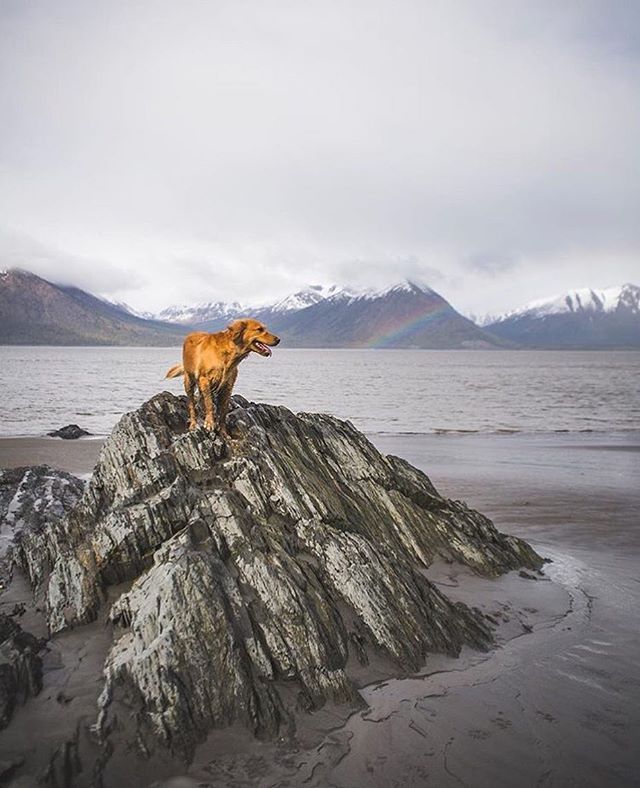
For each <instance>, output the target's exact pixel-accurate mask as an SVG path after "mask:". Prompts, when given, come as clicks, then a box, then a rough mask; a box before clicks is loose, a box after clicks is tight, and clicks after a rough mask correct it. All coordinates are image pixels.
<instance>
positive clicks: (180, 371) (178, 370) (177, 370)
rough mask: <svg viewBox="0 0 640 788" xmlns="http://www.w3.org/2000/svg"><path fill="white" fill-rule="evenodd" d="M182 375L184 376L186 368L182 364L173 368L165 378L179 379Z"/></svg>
mask: <svg viewBox="0 0 640 788" xmlns="http://www.w3.org/2000/svg"><path fill="white" fill-rule="evenodd" d="M180 375H184V367H183V366H182V364H176V365H175V367H171V369H170V370H169V371H168V372H167V374H166V375H165V378H179V377H180Z"/></svg>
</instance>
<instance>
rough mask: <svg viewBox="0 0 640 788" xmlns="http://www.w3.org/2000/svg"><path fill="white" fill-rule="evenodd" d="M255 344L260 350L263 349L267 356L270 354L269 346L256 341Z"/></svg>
mask: <svg viewBox="0 0 640 788" xmlns="http://www.w3.org/2000/svg"><path fill="white" fill-rule="evenodd" d="M256 345H257V346H258V347H259V348H260V350H263V351H264V352H265V353H266V354H267V356H270V355H271V348H270V347H269V346H268V345H264V344H263V343H262V342H256Z"/></svg>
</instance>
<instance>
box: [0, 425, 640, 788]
mask: <svg viewBox="0 0 640 788" xmlns="http://www.w3.org/2000/svg"><path fill="white" fill-rule="evenodd" d="M18 440H24V439H12V440H7V441H0V462H1V463H2V464H3V465H7V464H10V463H11V462H12V461H13V463H14V464H30V463H31V462H33V461H34V460H33V459H32V457H33V456H35V455H33V454H32V455H30V454H29V452H30V451H31V452H33V451H35V452H40V451H41V450H42V447H41V445H39V444H38V441H40V442H42V441H43V439H30V440H31V441H34V443H33V444H32V445H31V447H26V446H25V447H22V448H20V446H19V445H17V446H16V443H15V442H12V441H18ZM372 440H373V441H374V442H375V443H376V444H377V445H378V447H379V448H380V449H381V450H382V451H384V452H386V453H393V454H397V455H400V456H403V457H405V458H406V459H408V460H409V461H410V462H412V463H414V464H415V465H417V466H418V467H421V468H422V469H423V470H425V471H426V472H427V473H428V474H429V476H430V477H431V479H432V481H433V482H434V483H435V484H436V486H437V487H438V488H439V489H440V491H441V492H443V493H444V494H446V495H449V496H451V497H454V498H459V499H464V500H466V501H467V502H468V503H469V505H471V506H473V507H474V508H477V509H479V510H480V511H483V512H484V513H485V514H487V515H489V516H490V517H492V519H493V520H494V521H495V523H496V525H497V526H498V527H499V528H500V529H501V530H503V531H507V532H510V533H515V534H518V535H520V536H523V537H524V538H526V539H528V540H529V541H531V542H532V544H533V545H534V547H536V549H537V550H538V551H539V552H540V553H542V554H543V555H544V556H547V557H549V558H551V559H552V561H553V562H552V563H550V564H547V565H546V566H545V568H544V577H538V579H537V580H536V579H531V578H527V577H521V576H520V575H519V574H518V573H517V572H512V573H510V574H509V575H508V576H505V577H502V578H499V579H497V580H485V579H482V578H478V577H476V576H474V575H472V574H470V573H469V572H468V570H465V569H462V568H460V567H458V566H457V565H445V564H438V565H436V566H433V567H431V568H430V569H429V570H428V573H427V574H428V576H429V577H430V578H431V579H432V580H433V581H434V582H436V583H438V584H440V585H441V586H442V587H443V590H444V591H445V592H446V593H447V594H448V595H449V596H451V597H452V598H455V599H459V600H461V601H464V602H466V603H467V604H470V605H474V606H478V607H479V608H480V609H481V610H482V611H483V612H485V613H488V614H489V615H491V616H492V618H493V620H494V621H495V623H496V627H497V629H496V637H497V642H498V647H497V648H496V649H493V650H491V651H490V652H488V653H478V652H473V651H471V650H470V649H465V650H464V651H463V653H462V654H461V656H460V657H459V658H458V659H451V658H447V657H444V656H439V655H434V656H432V657H430V658H429V660H428V662H427V664H426V665H425V669H424V672H423V674H421V675H419V676H409V677H400V678H395V679H392V680H385V681H371V680H369V683H367V682H366V680H365V683H364V685H363V687H362V689H361V694H362V697H363V699H364V701H365V702H366V708H363V709H358V710H349V709H346V708H344V707H331V706H328V707H326V708H325V709H323V710H322V711H320V712H318V713H316V714H313V715H303V717H302V718H301V720H302V721H301V725H300V727H299V729H298V731H297V735H296V738H295V740H294V741H293V742H292V741H290V740H285V739H282V740H280V741H277V742H257V741H255V740H254V739H252V738H251V737H250V736H249V735H248V734H247V733H246V732H244V731H241V730H232V731H226V732H220V731H218V732H214V733H213V734H212V735H211V736H210V737H209V740H208V741H207V742H205V743H204V744H203V745H202V746H201V747H200V748H199V750H198V752H197V754H196V757H195V759H194V762H193V764H192V765H191V767H190V768H189V769H185V771H184V773H183V774H182V776H176V777H174V778H171V779H168V780H167V779H165V780H164V781H162V782H157V783H154V784H156V785H163V786H173V787H174V788H179V787H180V786H185V787H186V786H195V785H202V784H206V785H215V786H228V785H236V786H298V785H308V786H339V787H340V788H353V787H354V786H358V787H360V786H380V787H382V786H385V788H386V786H425V785H433V786H437V787H438V788H440V786H445V787H447V786H460V785H462V786H470V787H471V786H472V787H473V788H484V786H487V787H488V786H491V788H494V786H496V785H499V786H514V788H515V787H519V786H562V787H563V788H564V787H565V786H580V787H581V788H582V787H583V786H593V787H594V788H596V786H597V787H598V788H599V787H600V786H609V785H616V786H637V785H639V784H640V752H639V751H638V748H637V741H638V739H639V736H640V666H639V661H638V653H640V635H639V633H640V614H639V611H640V583H638V579H637V568H638V566H639V561H640V523H639V521H638V512H639V511H640V485H639V484H638V480H639V479H640V453H639V449H640V436H638V435H636V434H632V433H629V434H621V435H589V434H585V435H582V436H576V435H575V434H569V435H564V434H557V435H545V436H540V435H536V436H531V435H529V436H527V435H505V436H496V435H491V436H489V435H470V436H452V435H446V436H438V435H430V436H415V435H406V436H382V435H377V436H372ZM44 442H45V443H46V444H53V445H54V446H56V447H59V451H61V452H62V453H61V454H60V457H61V458H62V459H63V461H64V462H65V463H67V467H71V466H73V469H74V470H76V472H79V473H87V472H89V471H90V468H91V466H92V464H93V462H94V461H95V454H94V455H93V456H92V455H91V452H90V451H89V448H91V449H93V450H94V451H96V453H97V444H98V441H92V442H89V441H83V442H72V443H63V442H62V441H55V442H53V441H51V440H50V439H44ZM89 443H92V444H93V445H92V446H90V447H89ZM85 446H87V448H85ZM38 456H41V455H38ZM18 458H19V459H20V462H16V460H17V459H18ZM50 464H52V465H57V466H58V467H60V466H61V463H60V462H55V457H54V459H53V460H51V461H50ZM53 676H55V673H54V674H52V678H51V681H52V685H51V686H52V688H55V685H56V684H57V681H54V678H53ZM96 691H97V690H96ZM32 708H35V707H32ZM27 709H29V704H28V705H27V706H26V707H24V712H27ZM24 723H25V726H26V727H25V728H24V730H27V729H29V724H28V723H29V720H28V718H25V720H24ZM148 774H149V778H148V779H143V776H142V774H141V775H140V779H139V784H141V785H144V784H149V783H151V782H152V781H153V779H154V778H153V777H151V774H150V773H148Z"/></svg>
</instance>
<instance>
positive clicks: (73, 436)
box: [47, 424, 91, 441]
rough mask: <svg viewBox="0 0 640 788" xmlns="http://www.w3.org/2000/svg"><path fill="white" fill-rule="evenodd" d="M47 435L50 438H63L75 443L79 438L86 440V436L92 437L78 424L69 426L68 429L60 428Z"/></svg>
mask: <svg viewBox="0 0 640 788" xmlns="http://www.w3.org/2000/svg"><path fill="white" fill-rule="evenodd" d="M47 435H48V436H49V437H50V438H62V439H63V440H66V441H74V440H77V439H78V438H84V436H85V435H91V433H90V432H87V430H84V429H82V427H78V425H77V424H67V426H66V427H60V429H59V430H54V431H53V432H48V433H47Z"/></svg>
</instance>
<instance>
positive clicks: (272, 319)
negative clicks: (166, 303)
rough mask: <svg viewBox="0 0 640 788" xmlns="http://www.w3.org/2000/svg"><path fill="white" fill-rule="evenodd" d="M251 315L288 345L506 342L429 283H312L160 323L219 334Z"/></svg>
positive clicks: (177, 314)
mask: <svg viewBox="0 0 640 788" xmlns="http://www.w3.org/2000/svg"><path fill="white" fill-rule="evenodd" d="M247 314H251V315H253V316H254V317H256V318H258V319H260V320H262V321H264V322H265V323H266V324H267V325H268V326H269V328H270V329H272V330H273V331H275V332H277V333H278V334H280V335H281V336H282V337H283V340H284V341H285V342H286V344H287V345H288V346H289V347H433V348H440V347H442V348H445V347H490V346H496V345H498V346H504V344H505V343H504V342H503V341H502V340H500V339H498V338H497V337H494V336H492V335H491V334H488V333H486V332H485V331H483V330H482V329H480V328H478V326H476V325H474V324H473V322H472V321H470V320H468V319H467V318H465V317H463V316H462V315H460V314H459V313H458V312H456V310H455V309H454V308H453V307H452V306H451V305H450V304H449V303H447V301H445V300H444V299H443V298H442V297H441V296H440V295H438V293H436V292H435V291H434V290H432V289H431V288H430V287H429V286H428V285H426V284H424V283H420V282H416V281H410V280H404V281H402V282H397V283H394V284H392V285H389V286H387V287H382V288H360V289H356V288H353V287H348V288H347V287H341V286H339V285H335V284H333V285H326V286H323V285H311V286H309V287H307V288H305V289H304V290H300V291H298V292H297V293H293V294H292V295H289V296H287V297H285V298H282V299H280V300H279V301H276V302H275V303H271V304H262V305H255V304H254V305H250V304H244V305H240V304H237V303H233V304H225V303H221V302H212V303H207V304H200V305H197V306H195V307H189V306H180V307H169V308H168V309H165V310H163V311H162V312H160V314H159V315H157V318H158V319H162V320H168V321H170V322H179V323H182V324H185V325H186V324H189V325H190V326H193V327H195V328H197V329H200V330H203V331H218V330H220V329H221V328H224V326H225V325H226V324H227V323H228V322H229V320H232V319H233V318H235V317H240V316H242V315H247Z"/></svg>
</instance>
